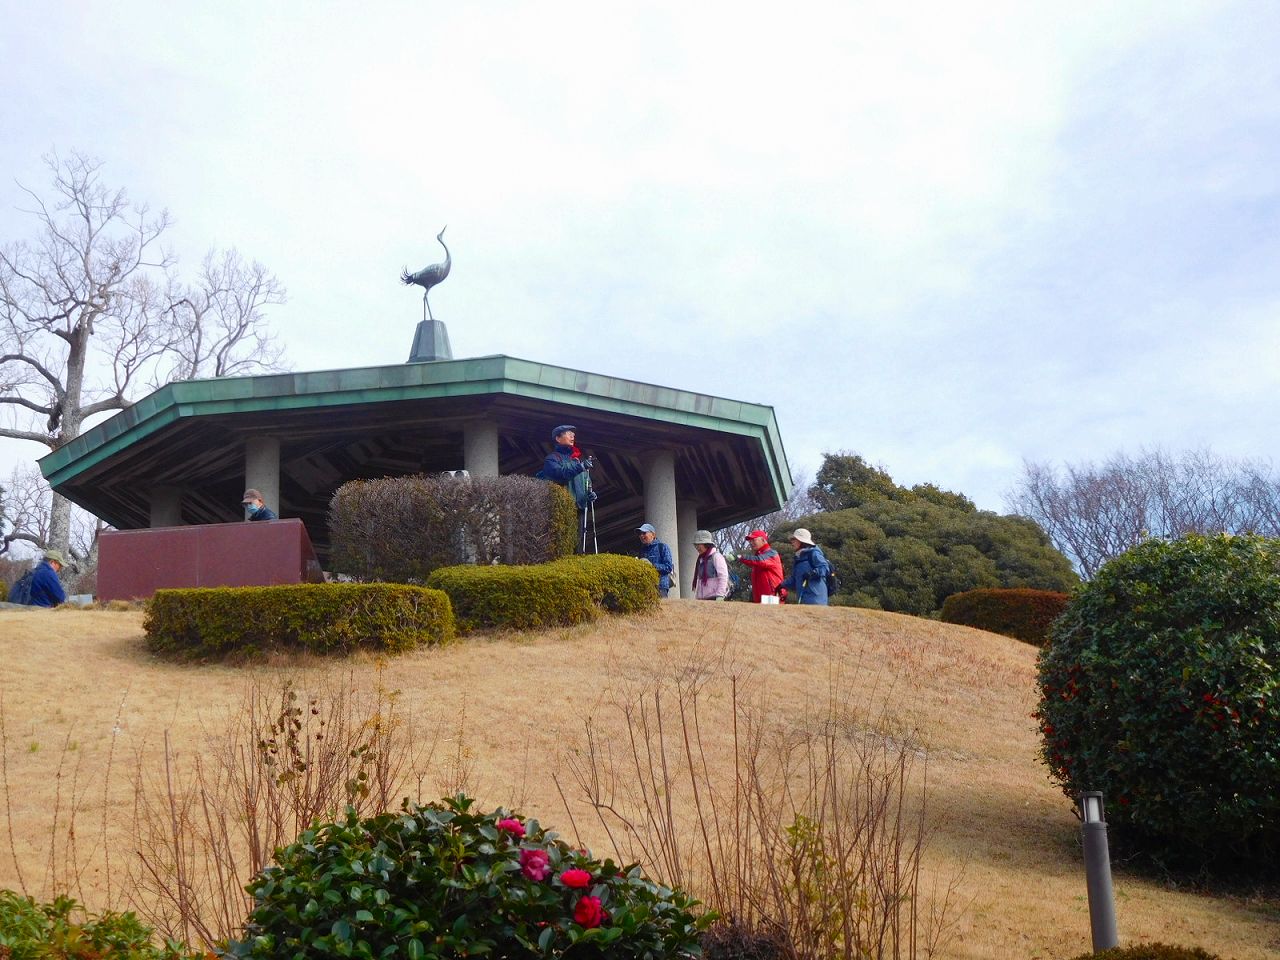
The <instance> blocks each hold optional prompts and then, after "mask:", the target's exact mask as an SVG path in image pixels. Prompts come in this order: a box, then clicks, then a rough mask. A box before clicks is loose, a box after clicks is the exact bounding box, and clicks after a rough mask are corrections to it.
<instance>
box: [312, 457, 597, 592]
mask: <svg viewBox="0 0 1280 960" xmlns="http://www.w3.org/2000/svg"><path fill="white" fill-rule="evenodd" d="M577 530H578V515H577V510H576V509H575V508H574V505H573V498H572V497H570V496H569V494H568V493H567V492H566V491H565V489H564V488H563V487H561V486H559V485H557V484H554V483H548V482H546V481H545V480H535V479H534V478H532V477H518V476H506V477H469V478H459V477H449V476H427V475H421V474H420V475H416V476H410V477H387V478H384V479H381V480H353V481H351V482H350V483H345V484H343V485H342V486H341V487H339V488H338V490H337V492H336V493H335V494H334V495H333V499H332V500H331V501H330V502H329V537H330V543H331V545H332V553H331V555H330V561H329V562H330V566H331V569H332V570H333V571H334V572H335V573H343V574H347V575H348V576H352V577H355V578H356V579H357V580H365V581H380V582H387V581H389V582H392V583H419V584H420V583H424V582H425V581H426V579H427V577H429V576H430V575H431V572H432V571H433V570H438V569H440V568H441V567H449V566H454V565H455V564H464V563H465V564H476V565H478V566H488V565H490V564H493V563H501V564H505V565H508V566H510V565H515V564H527V563H546V562H548V561H551V560H557V559H559V558H560V557H567V556H570V555H572V553H573V546H574V541H575V538H576V535H577Z"/></svg>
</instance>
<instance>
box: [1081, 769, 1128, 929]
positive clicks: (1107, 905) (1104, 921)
mask: <svg viewBox="0 0 1280 960" xmlns="http://www.w3.org/2000/svg"><path fill="white" fill-rule="evenodd" d="M1080 814H1081V818H1082V819H1083V821H1084V823H1083V824H1082V825H1081V827H1080V829H1081V833H1082V834H1083V838H1084V878H1085V883H1086V884H1087V886H1088V888H1089V927H1090V930H1091V931H1092V933H1093V952H1094V953H1101V952H1102V951H1103V950H1110V949H1111V948H1112V947H1117V946H1119V945H1120V936H1119V934H1117V933H1116V901H1115V894H1114V893H1113V891H1112V889H1111V851H1110V848H1109V847H1108V845H1107V818H1106V812H1105V810H1104V808H1103V804H1102V794H1101V793H1100V792H1098V791H1096V790H1093V791H1088V792H1085V793H1082V794H1080Z"/></svg>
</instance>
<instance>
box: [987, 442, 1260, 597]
mask: <svg viewBox="0 0 1280 960" xmlns="http://www.w3.org/2000/svg"><path fill="white" fill-rule="evenodd" d="M1005 500H1006V503H1007V504H1008V506H1009V508H1010V509H1011V510H1013V511H1015V512H1016V513H1019V514H1021V515H1023V516H1025V517H1030V518H1031V519H1032V520H1034V521H1036V522H1037V523H1038V524H1040V526H1041V527H1043V528H1044V531H1045V533H1047V534H1048V536H1049V539H1050V540H1051V541H1052V542H1053V545H1054V546H1055V547H1057V548H1058V549H1059V550H1061V551H1062V552H1063V553H1065V554H1066V555H1067V556H1068V557H1069V558H1070V559H1071V561H1072V562H1073V563H1074V564H1075V566H1076V567H1077V568H1078V569H1079V571H1080V573H1081V574H1082V575H1083V576H1084V577H1086V578H1089V577H1092V576H1093V575H1094V574H1095V573H1096V572H1097V571H1098V568H1099V567H1101V566H1102V565H1103V564H1104V563H1106V562H1107V561H1108V560H1110V559H1111V558H1112V557H1115V556H1117V555H1119V554H1121V553H1123V552H1124V551H1126V550H1128V549H1129V548H1131V547H1133V546H1136V545H1137V544H1138V543H1140V542H1142V540H1144V539H1145V538H1147V537H1177V536H1181V535H1182V534H1184V533H1216V532H1227V533H1260V534H1263V535H1265V536H1269V537H1275V536H1280V478H1277V477H1276V476H1275V474H1274V473H1273V471H1272V469H1271V466H1270V464H1267V463H1263V462H1260V461H1252V460H1232V459H1229V458H1225V457H1220V456H1218V455H1217V454H1215V453H1213V452H1212V451H1210V450H1190V451H1186V452H1184V453H1181V454H1178V455H1176V456H1175V455H1172V454H1170V453H1168V452H1166V451H1163V450H1158V449H1157V450H1142V451H1140V452H1139V453H1138V455H1137V456H1136V457H1130V456H1128V455H1126V454H1124V453H1117V454H1114V455H1112V456H1111V457H1110V458H1109V459H1108V460H1106V461H1105V462H1104V463H1102V464H1100V465H1097V464H1093V463H1088V462H1086V463H1080V464H1066V465H1064V466H1063V467H1062V468H1061V469H1059V468H1057V467H1056V466H1054V465H1053V464H1046V463H1032V462H1029V461H1028V462H1025V463H1024V464H1023V474H1022V478H1021V480H1020V481H1019V483H1018V485H1017V486H1016V487H1015V488H1014V489H1013V490H1012V491H1011V492H1010V493H1009V494H1007V495H1006V497H1005Z"/></svg>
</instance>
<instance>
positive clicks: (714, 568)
mask: <svg viewBox="0 0 1280 960" xmlns="http://www.w3.org/2000/svg"><path fill="white" fill-rule="evenodd" d="M693 545H694V546H695V547H697V549H698V560H697V562H696V563H695V564H694V565H693V595H694V596H695V597H697V598H698V599H699V600H723V599H724V598H725V597H726V596H728V594H729V565H728V564H727V563H725V562H724V555H723V554H722V553H721V552H720V551H719V550H717V549H716V545H715V541H714V540H712V539H711V534H710V533H709V532H707V531H706V530H699V531H698V532H697V533H695V534H694V535H693Z"/></svg>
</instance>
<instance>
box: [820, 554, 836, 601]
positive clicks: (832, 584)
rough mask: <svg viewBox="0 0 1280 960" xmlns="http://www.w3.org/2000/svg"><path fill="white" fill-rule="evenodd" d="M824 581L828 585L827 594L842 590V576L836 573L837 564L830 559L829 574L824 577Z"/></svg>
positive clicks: (828, 563)
mask: <svg viewBox="0 0 1280 960" xmlns="http://www.w3.org/2000/svg"><path fill="white" fill-rule="evenodd" d="M823 582H824V583H826V585H827V596H828V597H829V596H831V595H832V594H834V593H839V592H840V578H839V577H838V576H837V575H836V568H835V565H834V564H832V562H831V561H830V560H828V561H827V575H826V576H825V577H823Z"/></svg>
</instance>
